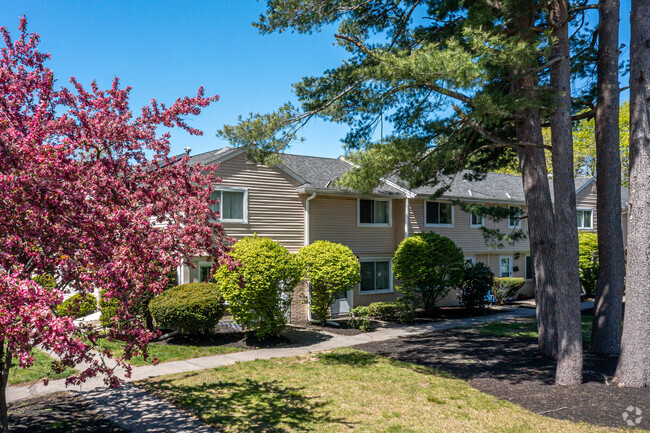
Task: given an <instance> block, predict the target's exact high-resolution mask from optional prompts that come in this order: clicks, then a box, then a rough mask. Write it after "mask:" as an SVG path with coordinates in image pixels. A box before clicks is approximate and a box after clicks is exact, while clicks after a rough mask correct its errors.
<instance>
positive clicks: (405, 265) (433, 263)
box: [393, 232, 465, 315]
mask: <svg viewBox="0 0 650 433" xmlns="http://www.w3.org/2000/svg"><path fill="white" fill-rule="evenodd" d="M464 267H465V258H464V256H463V250H461V249H460V248H459V247H458V246H457V245H456V244H455V243H454V241H452V240H451V239H449V238H447V237H444V236H440V235H438V234H436V233H433V232H429V233H416V234H414V235H412V236H409V237H408V238H406V239H404V240H403V241H402V243H401V244H400V245H399V247H398V249H397V251H396V252H395V257H394V258H393V274H394V275H395V278H397V279H398V280H401V286H398V287H397V290H399V291H400V292H402V293H405V294H406V295H407V297H409V298H411V299H413V300H414V301H415V302H417V303H418V304H420V305H422V306H423V307H424V310H425V312H426V313H427V314H429V315H431V314H433V312H434V310H435V307H436V304H437V303H438V301H439V300H440V299H442V298H444V297H445V296H446V295H447V294H448V293H449V290H450V289H451V287H455V286H457V285H458V284H459V283H460V281H461V280H462V279H463V275H464Z"/></svg>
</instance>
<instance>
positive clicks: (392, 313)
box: [368, 300, 415, 323]
mask: <svg viewBox="0 0 650 433" xmlns="http://www.w3.org/2000/svg"><path fill="white" fill-rule="evenodd" d="M368 310H369V313H370V315H371V316H374V317H378V318H379V319H381V320H388V321H398V322H400V323H406V322H411V321H413V319H414V318H415V309H414V308H412V306H411V305H409V303H407V302H404V301H401V300H399V301H397V302H373V303H371V304H370V305H369V306H368Z"/></svg>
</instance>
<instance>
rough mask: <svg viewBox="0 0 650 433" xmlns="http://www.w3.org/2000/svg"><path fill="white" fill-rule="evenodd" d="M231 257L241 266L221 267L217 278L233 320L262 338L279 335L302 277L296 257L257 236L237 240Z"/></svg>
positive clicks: (279, 246) (277, 245)
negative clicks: (292, 296) (293, 294)
mask: <svg viewBox="0 0 650 433" xmlns="http://www.w3.org/2000/svg"><path fill="white" fill-rule="evenodd" d="M230 256H231V257H232V258H233V260H237V261H239V263H240V266H238V267H235V268H231V267H229V266H226V265H223V266H220V267H219V268H218V269H217V271H216V272H215V273H214V279H215V281H216V284H217V285H218V287H219V289H220V290H221V292H222V293H223V297H224V299H225V300H226V302H228V306H229V309H230V312H231V313H232V316H233V318H234V319H235V321H236V322H237V323H240V324H242V325H244V326H246V327H247V328H249V329H252V330H254V331H255V334H256V335H257V336H258V337H260V338H263V337H267V336H277V335H279V334H280V332H282V330H283V329H284V327H285V325H286V323H287V313H288V312H289V307H290V305H291V295H292V293H293V289H294V288H295V287H296V285H297V284H298V283H299V282H300V280H301V278H302V276H303V271H302V267H301V266H300V264H299V263H298V261H297V260H296V257H295V256H294V255H293V254H291V253H290V252H289V251H288V250H287V249H286V248H285V247H283V246H282V245H280V244H279V243H278V242H276V241H274V240H272V239H269V238H260V237H257V236H252V237H247V238H243V239H242V240H240V241H238V242H237V243H236V244H235V245H234V247H233V251H232V253H231V254H230Z"/></svg>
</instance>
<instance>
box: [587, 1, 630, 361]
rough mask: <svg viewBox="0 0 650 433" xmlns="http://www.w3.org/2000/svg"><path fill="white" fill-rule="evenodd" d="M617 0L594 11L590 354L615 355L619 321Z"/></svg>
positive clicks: (622, 269) (620, 237)
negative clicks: (594, 235) (595, 266)
mask: <svg viewBox="0 0 650 433" xmlns="http://www.w3.org/2000/svg"><path fill="white" fill-rule="evenodd" d="M619 7H620V5H619V1H618V0H600V2H599V3H598V11H599V16H600V24H599V26H598V30H599V32H598V95H597V105H596V173H597V178H596V185H597V189H598V193H597V194H598V206H597V208H596V214H597V221H598V260H599V265H600V270H599V273H598V280H597V282H596V301H595V303H594V322H593V328H592V333H591V347H590V350H591V351H592V352H594V353H600V354H603V355H618V354H619V351H620V346H621V321H622V320H623V280H624V278H625V256H624V252H623V228H622V227H621V155H620V149H619V125H618V122H619V117H618V112H619V87H618V16H619Z"/></svg>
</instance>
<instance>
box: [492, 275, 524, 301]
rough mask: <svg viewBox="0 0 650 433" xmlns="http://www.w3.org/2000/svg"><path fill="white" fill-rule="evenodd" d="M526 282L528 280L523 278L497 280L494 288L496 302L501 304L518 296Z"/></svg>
mask: <svg viewBox="0 0 650 433" xmlns="http://www.w3.org/2000/svg"><path fill="white" fill-rule="evenodd" d="M525 282H526V280H525V279H523V278H513V277H501V278H495V279H494V286H493V287H492V295H493V296H494V300H495V302H497V303H499V304H501V303H503V301H505V300H506V299H509V298H512V297H514V296H516V295H517V292H519V289H521V287H522V286H523V285H524V283H525Z"/></svg>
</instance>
